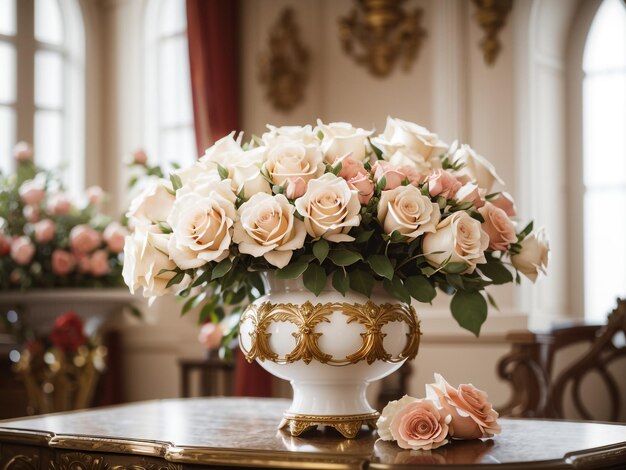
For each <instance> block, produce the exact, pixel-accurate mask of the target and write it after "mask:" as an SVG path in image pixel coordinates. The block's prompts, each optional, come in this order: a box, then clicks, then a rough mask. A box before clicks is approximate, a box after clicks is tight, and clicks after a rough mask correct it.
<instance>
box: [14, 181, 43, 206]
mask: <svg viewBox="0 0 626 470" xmlns="http://www.w3.org/2000/svg"><path fill="white" fill-rule="evenodd" d="M19 193H20V198H22V201H23V202H24V204H26V205H29V206H36V205H37V204H39V203H40V202H41V201H42V200H43V198H44V197H46V180H45V178H40V177H39V176H37V177H35V179H32V180H27V181H24V182H23V183H22V185H21V186H20V189H19Z"/></svg>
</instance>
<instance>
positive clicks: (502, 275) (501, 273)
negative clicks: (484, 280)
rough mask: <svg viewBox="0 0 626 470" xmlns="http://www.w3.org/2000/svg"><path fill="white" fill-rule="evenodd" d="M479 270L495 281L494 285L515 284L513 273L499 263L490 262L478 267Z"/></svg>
mask: <svg viewBox="0 0 626 470" xmlns="http://www.w3.org/2000/svg"><path fill="white" fill-rule="evenodd" d="M476 267H477V268H478V270H479V271H480V272H481V273H483V274H484V275H485V276H487V277H488V278H489V279H491V280H492V281H493V283H494V284H508V283H509V282H513V273H511V271H509V270H508V269H507V268H506V266H504V264H502V263H501V262H499V261H495V260H494V261H490V262H489V263H486V264H479V265H477V266H476Z"/></svg>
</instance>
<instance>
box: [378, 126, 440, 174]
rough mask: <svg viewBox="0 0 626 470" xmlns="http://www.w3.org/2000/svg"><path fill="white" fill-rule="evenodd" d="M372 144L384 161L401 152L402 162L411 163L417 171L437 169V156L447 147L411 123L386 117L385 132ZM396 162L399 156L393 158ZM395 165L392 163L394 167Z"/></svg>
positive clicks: (422, 128) (435, 137)
mask: <svg viewBox="0 0 626 470" xmlns="http://www.w3.org/2000/svg"><path fill="white" fill-rule="evenodd" d="M372 143H373V144H374V145H375V146H376V147H378V148H379V149H380V150H382V152H383V157H384V158H385V160H391V159H392V158H393V157H394V155H395V154H396V153H397V152H401V153H400V155H401V156H402V159H403V161H405V162H404V163H402V164H407V163H406V162H407V161H408V162H412V163H413V165H414V166H416V167H417V169H418V170H419V171H424V170H425V169H430V168H438V167H439V166H440V162H439V158H438V157H439V156H440V155H441V154H443V153H445V152H446V151H447V149H448V145H447V144H446V143H445V142H443V141H441V140H440V139H439V137H438V136H437V134H434V133H432V132H430V131H429V130H428V129H426V128H425V127H422V126H419V125H417V124H415V123H413V122H408V121H403V120H401V119H394V118H392V117H387V124H386V126H385V131H384V132H383V133H382V134H381V135H379V136H378V137H375V138H373V139H372ZM395 159H396V161H397V160H399V159H400V156H396V157H395ZM395 164H396V163H394V165H395Z"/></svg>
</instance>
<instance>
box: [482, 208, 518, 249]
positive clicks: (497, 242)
mask: <svg viewBox="0 0 626 470" xmlns="http://www.w3.org/2000/svg"><path fill="white" fill-rule="evenodd" d="M478 212H479V213H480V215H482V216H483V219H485V222H484V223H483V230H484V231H485V232H486V233H487V235H489V249H490V250H493V251H505V250H508V249H509V246H511V243H515V242H516V241H517V234H516V233H515V224H514V223H513V222H512V221H511V219H509V217H508V216H507V215H506V212H504V211H503V210H502V209H500V208H498V207H496V206H494V205H493V204H491V203H489V202H488V203H486V204H485V205H484V206H483V207H481V208H480V209H478Z"/></svg>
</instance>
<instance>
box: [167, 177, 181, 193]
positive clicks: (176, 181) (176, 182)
mask: <svg viewBox="0 0 626 470" xmlns="http://www.w3.org/2000/svg"><path fill="white" fill-rule="evenodd" d="M170 181H171V182H172V187H173V188H174V191H178V190H179V189H180V188H182V187H183V182H182V181H181V179H180V176H178V175H177V174H176V173H172V174H170Z"/></svg>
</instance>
